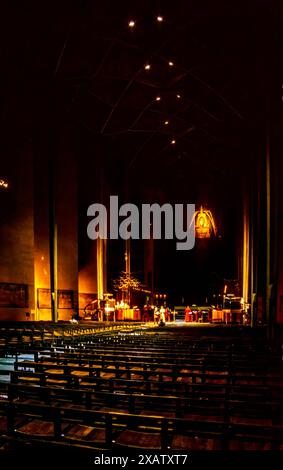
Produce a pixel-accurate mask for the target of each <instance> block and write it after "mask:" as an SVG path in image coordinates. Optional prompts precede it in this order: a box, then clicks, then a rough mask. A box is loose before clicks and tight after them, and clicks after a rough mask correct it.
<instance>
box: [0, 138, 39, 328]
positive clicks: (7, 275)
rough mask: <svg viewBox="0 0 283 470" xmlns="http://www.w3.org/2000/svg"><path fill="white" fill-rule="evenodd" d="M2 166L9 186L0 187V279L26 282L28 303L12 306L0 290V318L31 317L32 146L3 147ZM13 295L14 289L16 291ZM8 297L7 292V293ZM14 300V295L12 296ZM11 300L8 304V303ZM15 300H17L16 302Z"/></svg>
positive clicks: (7, 281)
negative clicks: (1, 189) (7, 149)
mask: <svg viewBox="0 0 283 470" xmlns="http://www.w3.org/2000/svg"><path fill="white" fill-rule="evenodd" d="M1 170H2V172H3V173H5V174H7V175H8V180H9V188H8V190H7V192H6V193H5V194H4V193H2V191H0V212H1V224H0V282H1V283H15V284H18V285H19V289H20V288H21V287H20V286H21V285H23V286H27V297H28V298H27V306H24V304H22V303H19V304H18V305H23V306H21V307H13V306H12V305H13V302H14V300H13V295H11V296H10V298H6V299H5V296H3V292H2V294H1V304H0V305H2V307H0V320H5V321H6V320H26V313H28V314H29V315H31V317H30V318H31V319H32V318H34V296H33V292H34V264H33V250H34V237H33V184H32V181H33V168H32V154H31V149H30V148H29V147H28V146H26V145H24V144H22V145H21V144H19V146H18V148H14V146H13V144H12V143H11V145H10V151H9V153H7V151H5V161H4V159H3V160H2V162H1ZM15 295H16V293H15ZM8 297H9V296H8ZM15 301H16V298H15ZM7 302H8V303H9V302H10V306H5V305H7ZM16 303H17V302H16Z"/></svg>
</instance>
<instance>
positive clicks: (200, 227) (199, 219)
mask: <svg viewBox="0 0 283 470" xmlns="http://www.w3.org/2000/svg"><path fill="white" fill-rule="evenodd" d="M194 222H195V233H196V238H211V236H212V235H216V232H217V230H216V225H215V222H214V218H213V215H212V213H211V211H210V210H207V209H205V210H204V209H203V207H202V206H201V207H200V210H199V211H196V212H195V214H194Z"/></svg>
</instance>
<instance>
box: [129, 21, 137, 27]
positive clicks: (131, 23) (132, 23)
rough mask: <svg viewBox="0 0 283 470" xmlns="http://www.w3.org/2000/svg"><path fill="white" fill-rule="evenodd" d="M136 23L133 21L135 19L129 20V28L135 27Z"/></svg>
mask: <svg viewBox="0 0 283 470" xmlns="http://www.w3.org/2000/svg"><path fill="white" fill-rule="evenodd" d="M135 25H136V22H135V21H133V20H131V21H129V23H128V26H129V28H134V27H135Z"/></svg>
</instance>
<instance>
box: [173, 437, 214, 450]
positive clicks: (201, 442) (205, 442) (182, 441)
mask: <svg viewBox="0 0 283 470" xmlns="http://www.w3.org/2000/svg"><path fill="white" fill-rule="evenodd" d="M171 448H172V449H173V450H198V451H200V450H218V451H219V450H222V449H223V443H222V441H221V437H218V438H214V439H213V438H204V437H202V438H200V437H197V436H195V437H191V436H186V435H182V434H177V435H175V436H173V439H172V445H171Z"/></svg>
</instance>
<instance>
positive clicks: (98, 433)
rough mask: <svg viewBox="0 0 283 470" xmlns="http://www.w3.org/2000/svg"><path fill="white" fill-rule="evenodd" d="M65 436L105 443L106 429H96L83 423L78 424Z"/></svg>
mask: <svg viewBox="0 0 283 470" xmlns="http://www.w3.org/2000/svg"><path fill="white" fill-rule="evenodd" d="M65 438H67V439H74V440H82V441H88V442H97V443H104V442H105V431H104V430H103V429H95V428H93V427H91V426H85V425H83V424H76V425H75V426H73V427H72V428H71V429H69V430H68V431H67V432H66V433H65Z"/></svg>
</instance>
